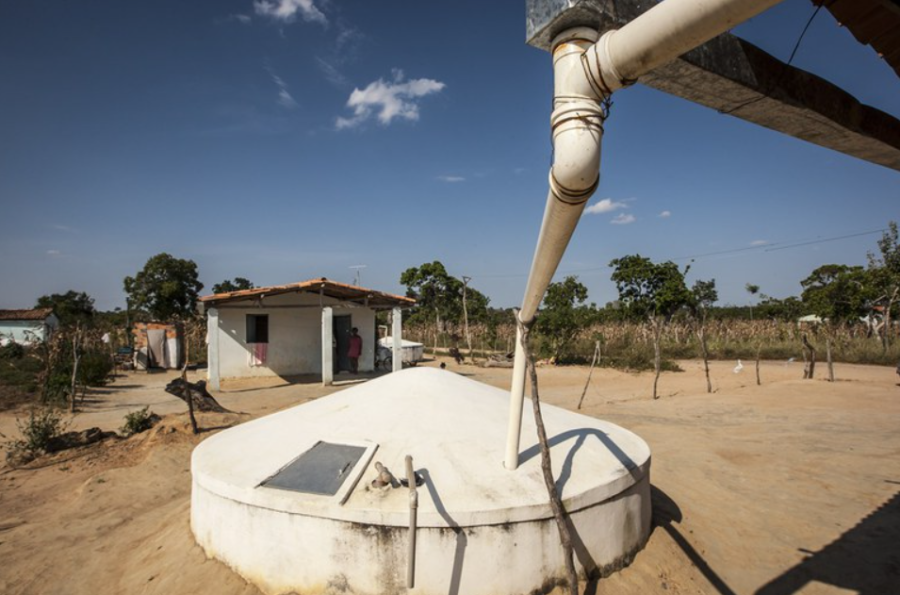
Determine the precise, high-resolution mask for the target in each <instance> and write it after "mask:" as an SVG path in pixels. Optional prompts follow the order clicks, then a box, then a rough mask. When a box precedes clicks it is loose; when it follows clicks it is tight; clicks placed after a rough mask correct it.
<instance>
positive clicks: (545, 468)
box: [519, 322, 578, 595]
mask: <svg viewBox="0 0 900 595" xmlns="http://www.w3.org/2000/svg"><path fill="white" fill-rule="evenodd" d="M519 324H522V323H521V322H519ZM522 328H523V331H522V348H523V350H524V351H525V360H526V362H527V366H528V372H529V374H530V376H531V405H532V411H533V413H534V424H535V426H537V434H538V444H539V445H540V447H541V473H542V474H543V476H544V485H545V486H546V487H547V494H548V496H549V497H550V509H551V510H552V511H553V518H554V519H555V520H556V528H557V530H558V531H559V541H560V543H561V544H562V547H563V558H564V560H565V563H566V574H568V578H569V594H570V595H578V573H577V571H576V570H575V557H574V548H573V547H572V535H571V534H570V533H569V514H568V513H567V512H566V509H565V507H564V506H563V503H562V500H561V499H560V497H559V491H558V490H557V489H556V480H555V479H554V478H553V466H552V464H551V460H550V446H549V443H548V440H547V430H546V429H545V428H544V417H543V415H541V399H540V396H539V395H538V381H537V371H536V369H535V367H534V358H533V357H532V355H531V352H530V351H529V349H528V333H529V328H528V327H527V326H525V325H522Z"/></svg>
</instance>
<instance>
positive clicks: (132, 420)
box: [119, 407, 160, 437]
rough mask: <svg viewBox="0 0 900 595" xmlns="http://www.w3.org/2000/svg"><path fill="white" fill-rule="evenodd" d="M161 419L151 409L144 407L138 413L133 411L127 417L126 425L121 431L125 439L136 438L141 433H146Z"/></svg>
mask: <svg viewBox="0 0 900 595" xmlns="http://www.w3.org/2000/svg"><path fill="white" fill-rule="evenodd" d="M159 419H160V417H159V416H158V415H156V414H155V413H153V412H152V411H150V408H149V407H144V408H143V409H139V410H137V411H132V412H131V413H129V414H128V415H126V416H125V424H124V425H123V426H122V428H121V429H120V430H119V431H120V432H122V435H123V436H125V437H128V436H134V435H135V434H140V433H141V432H146V431H147V430H149V429H150V428H152V427H153V426H154V424H156V422H158V421H159Z"/></svg>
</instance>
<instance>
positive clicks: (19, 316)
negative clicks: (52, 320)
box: [0, 308, 53, 320]
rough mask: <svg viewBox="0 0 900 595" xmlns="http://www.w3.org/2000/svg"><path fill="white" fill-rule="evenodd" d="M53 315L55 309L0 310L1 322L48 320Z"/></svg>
mask: <svg viewBox="0 0 900 595" xmlns="http://www.w3.org/2000/svg"><path fill="white" fill-rule="evenodd" d="M51 314H53V308H34V309H32V310H0V320H47V317H48V316H50V315H51Z"/></svg>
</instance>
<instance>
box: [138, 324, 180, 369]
mask: <svg viewBox="0 0 900 595" xmlns="http://www.w3.org/2000/svg"><path fill="white" fill-rule="evenodd" d="M131 334H132V335H133V337H134V367H135V369H137V370H148V369H153V368H163V369H167V370H176V369H178V368H180V367H181V365H182V364H183V363H184V360H183V359H182V353H183V351H184V350H183V347H184V337H183V335H184V333H183V332H182V328H181V325H180V324H176V323H166V322H135V323H134V324H133V325H132V327H131Z"/></svg>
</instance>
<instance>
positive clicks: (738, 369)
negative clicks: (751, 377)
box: [734, 360, 744, 374]
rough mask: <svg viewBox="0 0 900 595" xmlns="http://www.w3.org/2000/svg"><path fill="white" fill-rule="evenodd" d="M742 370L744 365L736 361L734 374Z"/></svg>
mask: <svg viewBox="0 0 900 595" xmlns="http://www.w3.org/2000/svg"><path fill="white" fill-rule="evenodd" d="M743 369H744V364H742V363H741V360H738V363H737V365H736V366H735V367H734V373H735V374H738V373H740V371H741V370H743Z"/></svg>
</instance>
